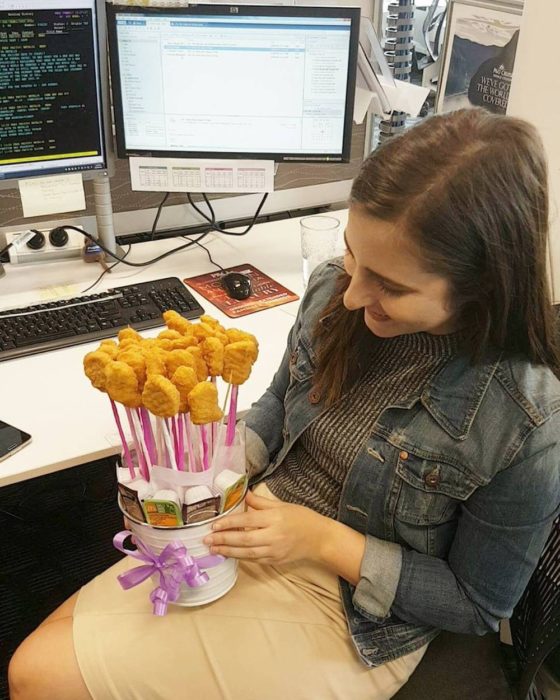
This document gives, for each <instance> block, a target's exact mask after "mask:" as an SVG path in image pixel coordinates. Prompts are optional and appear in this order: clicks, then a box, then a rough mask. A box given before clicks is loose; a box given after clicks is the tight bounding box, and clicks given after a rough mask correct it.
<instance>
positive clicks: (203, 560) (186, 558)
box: [113, 530, 225, 615]
mask: <svg viewBox="0 0 560 700" xmlns="http://www.w3.org/2000/svg"><path fill="white" fill-rule="evenodd" d="M132 534H133V533H132V532H130V530H122V531H121V532H118V533H117V534H116V535H115V536H114V538H113V545H114V546H115V547H116V548H117V549H118V550H119V552H122V553H123V554H128V556H130V557H134V559H138V560H139V561H143V562H145V564H143V565H142V566H136V567H135V568H134V569H130V571H127V572H125V573H124V574H120V575H119V576H117V579H118V581H119V583H120V584H121V586H122V587H123V588H124V589H125V590H127V589H129V588H133V587H134V586H137V585H138V584H139V583H142V581H145V580H146V579H147V578H149V577H150V576H152V575H153V574H156V573H157V574H159V586H156V588H154V590H153V591H152V592H151V593H150V600H151V601H152V603H153V606H154V608H153V611H154V615H165V613H166V612H167V604H168V603H169V602H174V601H176V600H177V598H178V597H179V592H180V588H181V583H182V582H185V583H186V584H187V586H190V587H191V588H196V587H198V586H203V585H204V584H205V583H208V580H209V579H208V574H207V573H206V572H205V571H201V569H210V568H211V567H212V566H217V565H218V564H221V563H222V562H223V561H225V558H224V557H222V556H220V555H219V554H209V555H208V556H205V557H191V555H190V554H189V553H188V550H187V548H186V547H185V546H184V545H183V544H181V543H180V542H178V541H177V540H173V542H170V543H169V544H168V545H166V547H165V549H163V551H162V552H161V553H160V554H156V553H155V552H153V551H152V550H151V549H150V548H149V547H147V546H146V545H145V544H144V543H143V542H142V540H140V539H138V537H137V536H136V535H134V542H135V544H136V546H137V548H138V549H126V548H125V546H124V541H125V540H126V538H127V537H128V536H129V535H132Z"/></svg>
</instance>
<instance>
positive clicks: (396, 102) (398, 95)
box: [379, 76, 430, 117]
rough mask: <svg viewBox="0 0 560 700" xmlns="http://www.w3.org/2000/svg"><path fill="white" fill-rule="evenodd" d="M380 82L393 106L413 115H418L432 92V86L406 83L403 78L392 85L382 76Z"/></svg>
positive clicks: (397, 109) (399, 110)
mask: <svg viewBox="0 0 560 700" xmlns="http://www.w3.org/2000/svg"><path fill="white" fill-rule="evenodd" d="M379 82H380V83H381V85H382V86H383V90H384V91H385V94H386V95H387V98H388V99H389V102H390V103H391V107H392V108H393V109H394V110H396V111H398V112H406V113H407V114H410V115H411V116H412V117H417V116H418V113H419V112H420V110H421V109H422V105H423V104H424V102H425V101H426V99H427V97H428V95H429V94H430V88H425V87H420V85H413V84H412V83H405V82H404V81H403V80H395V81H394V85H391V84H390V83H388V82H387V81H386V80H385V78H383V77H381V76H380V77H379Z"/></svg>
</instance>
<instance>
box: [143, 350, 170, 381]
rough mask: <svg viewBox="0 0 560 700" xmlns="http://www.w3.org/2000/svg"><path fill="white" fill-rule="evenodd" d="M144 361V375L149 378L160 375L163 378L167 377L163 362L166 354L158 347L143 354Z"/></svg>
mask: <svg viewBox="0 0 560 700" xmlns="http://www.w3.org/2000/svg"><path fill="white" fill-rule="evenodd" d="M143 355H144V357H145V359H146V374H147V376H148V377H150V376H151V375H153V374H160V375H161V376H163V377H166V376H167V367H166V364H165V360H166V358H167V353H166V352H165V351H164V350H162V349H161V348H158V347H151V348H149V349H148V350H147V351H146V352H145V353H143Z"/></svg>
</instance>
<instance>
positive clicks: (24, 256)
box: [6, 226, 86, 263]
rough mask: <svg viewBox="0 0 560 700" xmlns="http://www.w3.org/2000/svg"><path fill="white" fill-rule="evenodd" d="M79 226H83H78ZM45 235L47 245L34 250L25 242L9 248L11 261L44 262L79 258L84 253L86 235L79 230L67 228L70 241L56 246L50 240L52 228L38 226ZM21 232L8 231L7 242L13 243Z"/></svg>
mask: <svg viewBox="0 0 560 700" xmlns="http://www.w3.org/2000/svg"><path fill="white" fill-rule="evenodd" d="M78 228H82V227H81V226H78ZM37 231H40V232H41V233H42V234H43V235H44V236H45V245H44V246H43V247H42V248H40V249H39V250H32V249H31V248H29V247H28V246H27V244H24V245H22V246H15V245H14V246H12V247H11V248H10V249H9V251H8V252H9V254H10V262H11V263H44V262H48V261H49V260H51V261H52V260H65V259H67V258H79V257H81V255H82V248H83V247H84V242H85V240H86V239H85V236H82V234H81V233H79V232H78V231H73V230H72V229H66V233H67V234H68V242H67V243H66V244H65V245H63V246H54V245H52V243H51V242H50V241H49V233H50V231H51V229H41V228H38V229H37ZM20 234H21V231H17V232H15V233H6V243H11V242H12V241H13V240H14V239H15V238H18V236H19V235H20Z"/></svg>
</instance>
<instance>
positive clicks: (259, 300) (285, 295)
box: [183, 263, 299, 318]
mask: <svg viewBox="0 0 560 700" xmlns="http://www.w3.org/2000/svg"><path fill="white" fill-rule="evenodd" d="M227 271H228V272H241V273H243V274H244V275H247V276H248V277H250V278H251V287H252V292H251V296H249V297H247V299H243V300H239V299H231V298H230V297H228V295H227V294H226V292H225V290H224V289H223V288H222V286H221V284H220V277H221V276H222V275H223V272H209V273H208V274H206V275H197V276H196V277H187V279H185V280H183V282H184V283H185V284H186V285H188V286H189V287H191V288H192V289H194V290H195V292H198V293H199V294H201V295H202V296H203V297H204V298H205V299H208V301H209V302H210V303H211V304H214V306H217V307H218V309H220V311H223V313H225V314H226V316H229V317H230V318H239V317H240V316H246V315H247V314H253V313H255V312H256V311H262V310H263V309H270V308H271V307H273V306H279V305H280V304H287V303H288V302H290V301H296V300H297V299H299V297H298V295H297V294H294V293H293V292H290V290H289V289H286V287H283V286H282V285H281V284H279V283H278V282H276V281H275V280H273V279H272V277H269V276H268V275H265V274H264V272H261V271H260V270H257V268H256V267H253V265H250V264H249V263H246V264H245V265H235V266H234V267H228V268H227Z"/></svg>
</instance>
